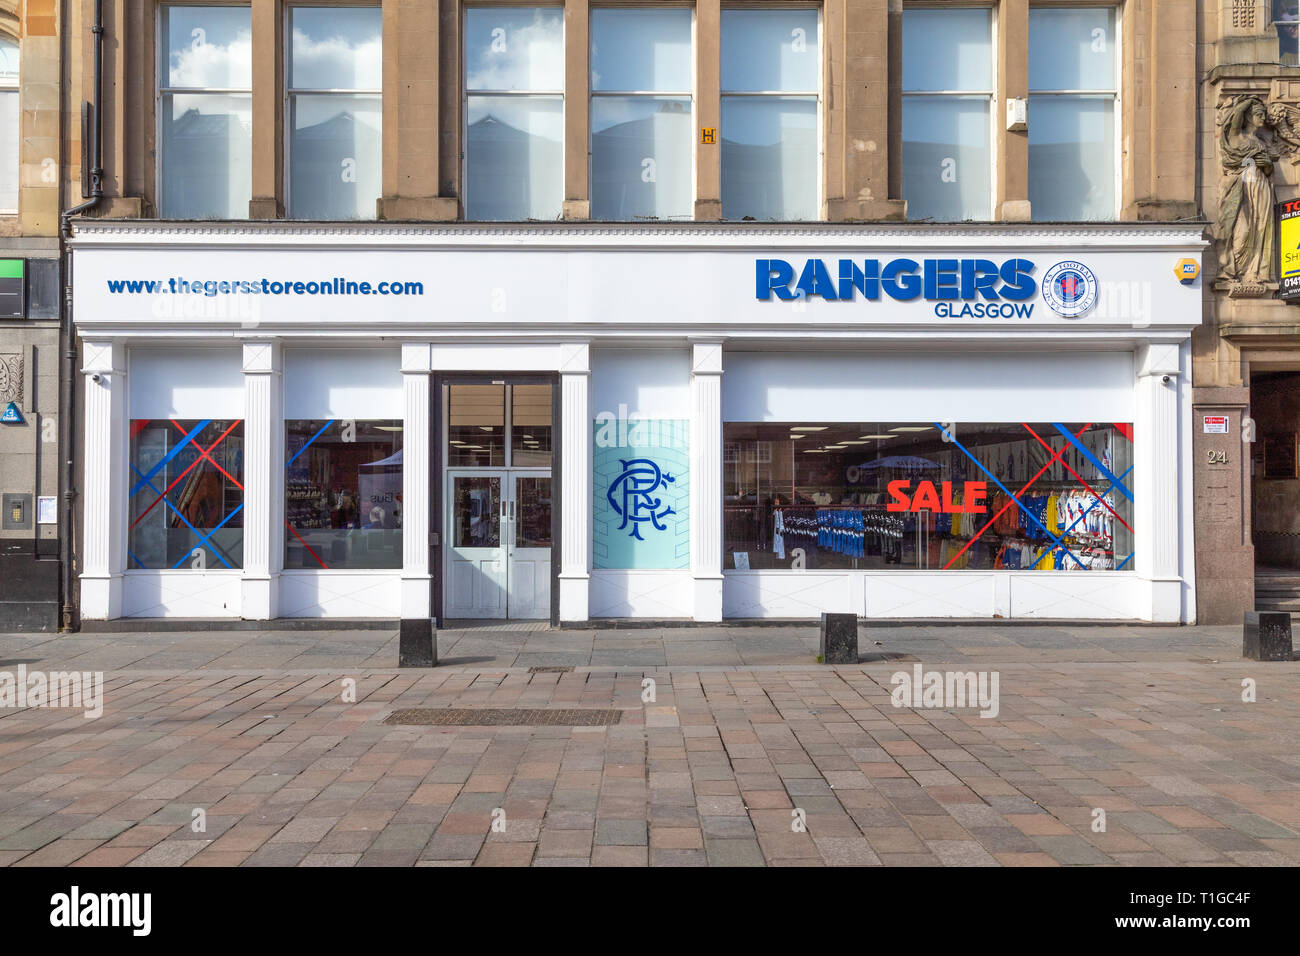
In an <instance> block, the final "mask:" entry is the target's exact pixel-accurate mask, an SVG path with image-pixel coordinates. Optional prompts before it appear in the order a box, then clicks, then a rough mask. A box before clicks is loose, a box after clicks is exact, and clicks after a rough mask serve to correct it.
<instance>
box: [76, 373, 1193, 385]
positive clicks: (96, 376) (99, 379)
mask: <svg viewBox="0 0 1300 956" xmlns="http://www.w3.org/2000/svg"><path fill="white" fill-rule="evenodd" d="M90 380H91V381H92V382H94V383H95V384H96V385H98V384H99V383H100V382H102V381H103V380H104V376H102V375H100V374H99V373H98V372H96V373H95V374H94V375H92V376H90ZM1165 381H1166V382H1167V381H1169V379H1165Z"/></svg>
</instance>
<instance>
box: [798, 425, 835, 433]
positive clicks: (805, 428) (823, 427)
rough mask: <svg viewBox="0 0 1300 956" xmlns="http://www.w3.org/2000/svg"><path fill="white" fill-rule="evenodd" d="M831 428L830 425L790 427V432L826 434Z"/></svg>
mask: <svg viewBox="0 0 1300 956" xmlns="http://www.w3.org/2000/svg"><path fill="white" fill-rule="evenodd" d="M829 427H830V426H829V425H791V426H790V431H792V432H824V431H826V429H827V428H829Z"/></svg>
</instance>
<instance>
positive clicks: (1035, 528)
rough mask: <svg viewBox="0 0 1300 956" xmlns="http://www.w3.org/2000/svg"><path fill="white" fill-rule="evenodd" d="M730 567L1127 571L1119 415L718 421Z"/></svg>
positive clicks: (1124, 437) (1128, 509) (1128, 512)
mask: <svg viewBox="0 0 1300 956" xmlns="http://www.w3.org/2000/svg"><path fill="white" fill-rule="evenodd" d="M723 435H724V443H725V447H724V473H723V494H724V499H725V500H724V520H725V531H724V536H725V537H724V540H725V561H724V565H725V567H726V568H727V569H729V570H735V569H745V568H749V569H753V570H761V569H775V568H785V569H794V570H802V569H808V570H812V569H823V570H845V569H856V570H896V569H909V570H960V569H977V570H986V571H987V570H1036V571H1094V570H1131V569H1132V567H1133V560H1132V559H1133V527H1132V526H1133V494H1132V490H1131V489H1132V487H1133V481H1132V472H1133V427H1132V425H1130V424H1123V423H1100V424H1099V423H1086V424H1084V423H1073V424H1065V423H1059V422H1056V423H1034V424H1029V423H1023V422H1020V423H1016V422H1005V423H978V424H963V423H955V422H935V423H931V424H925V423H920V422H918V423H912V424H897V423H889V424H880V423H855V424H844V423H835V424H804V423H790V424H774V423H762V424H749V423H737V422H729V423H727V424H726V425H725V426H724V432H723Z"/></svg>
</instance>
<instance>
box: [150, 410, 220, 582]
mask: <svg viewBox="0 0 1300 956" xmlns="http://www.w3.org/2000/svg"><path fill="white" fill-rule="evenodd" d="M130 462H131V464H130V474H129V479H128V480H129V484H128V491H129V495H128V498H129V500H130V503H131V504H130V516H131V523H130V526H129V528H128V534H127V557H128V559H129V560H128V563H127V567H128V568H133V569H149V570H197V571H204V570H214V571H215V570H227V569H228V570H237V569H239V568H241V567H243V564H244V516H243V510H244V484H243V481H244V423H243V422H242V421H238V420H237V421H215V420H212V419H202V420H199V421H193V420H178V419H174V418H173V419H149V418H144V419H134V420H133V421H132V422H131V459H130Z"/></svg>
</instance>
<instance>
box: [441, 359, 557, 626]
mask: <svg viewBox="0 0 1300 956" xmlns="http://www.w3.org/2000/svg"><path fill="white" fill-rule="evenodd" d="M445 389H446V390H445V392H444V398H445V404H444V407H445V408H446V419H445V421H446V429H447V443H446V445H445V446H444V448H445V451H446V456H447V457H446V462H447V465H446V468H447V470H446V473H445V474H446V480H445V483H444V488H445V497H444V501H445V502H446V507H445V509H444V511H445V514H446V518H445V524H446V533H445V537H444V552H443V554H444V562H443V566H444V571H443V579H444V582H445V583H444V592H443V593H444V601H443V617H444V618H449V619H456V618H497V619H502V618H532V619H541V620H545V619H547V618H549V617H550V616H551V545H552V541H551V537H552V536H551V513H552V503H551V492H552V485H551V460H552V457H551V456H552V448H551V444H552V442H551V439H552V426H553V422H552V391H551V386H550V384H548V383H529V382H469V383H464V384H461V383H448V384H447V385H446V386H445Z"/></svg>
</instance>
